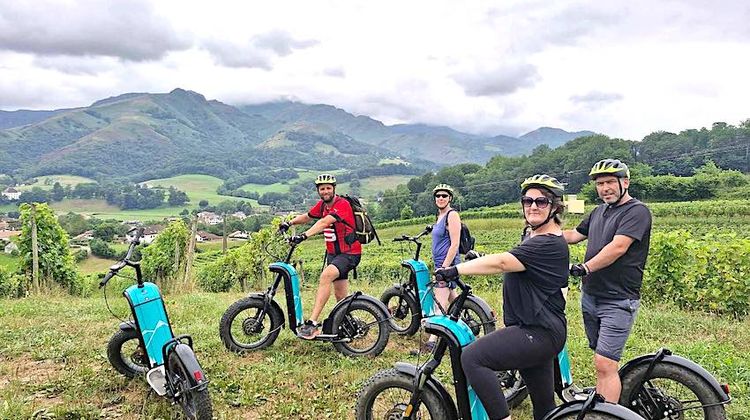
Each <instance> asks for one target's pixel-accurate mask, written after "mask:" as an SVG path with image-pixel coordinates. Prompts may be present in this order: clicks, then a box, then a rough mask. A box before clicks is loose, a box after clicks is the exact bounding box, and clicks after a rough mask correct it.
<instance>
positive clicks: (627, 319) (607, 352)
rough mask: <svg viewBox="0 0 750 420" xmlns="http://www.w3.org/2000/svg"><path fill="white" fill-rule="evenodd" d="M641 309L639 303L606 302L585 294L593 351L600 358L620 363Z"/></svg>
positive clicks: (586, 325)
mask: <svg viewBox="0 0 750 420" xmlns="http://www.w3.org/2000/svg"><path fill="white" fill-rule="evenodd" d="M640 306H641V301H640V300H637V299H605V298H600V297H597V296H591V295H588V294H586V293H581V312H582V313H583V326H584V328H585V329H586V337H588V339H589V347H590V348H591V349H592V350H594V351H595V352H596V354H599V355H601V356H604V357H606V358H607V359H610V360H614V361H616V362H619V361H620V357H622V351H623V349H624V348H625V342H626V341H628V336H629V335H630V330H631V329H632V328H633V323H634V322H635V317H636V315H637V314H638V308H639V307H640Z"/></svg>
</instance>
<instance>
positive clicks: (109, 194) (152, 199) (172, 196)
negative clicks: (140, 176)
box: [0, 182, 190, 210]
mask: <svg viewBox="0 0 750 420" xmlns="http://www.w3.org/2000/svg"><path fill="white" fill-rule="evenodd" d="M65 198H70V199H76V198H80V199H103V200H106V201H107V203H108V204H112V205H115V206H117V207H119V208H120V209H122V210H131V209H153V208H157V207H160V206H162V205H164V204H166V205H168V206H181V205H184V204H186V203H188V202H189V201H190V199H189V198H188V196H187V193H186V192H184V191H181V190H178V189H177V188H174V187H172V186H170V187H169V188H166V189H165V188H148V187H146V186H142V185H138V184H129V183H107V184H99V183H95V182H87V183H81V184H77V185H75V186H70V185H65V186H63V185H61V184H60V183H59V182H55V183H54V185H53V186H52V189H44V188H42V187H33V188H32V189H31V190H29V191H23V192H22V193H21V196H20V198H19V200H18V201H19V202H20V203H49V202H54V201H62V200H63V199H65ZM12 202H13V201H10V200H9V199H8V198H6V197H1V198H0V204H9V203H12Z"/></svg>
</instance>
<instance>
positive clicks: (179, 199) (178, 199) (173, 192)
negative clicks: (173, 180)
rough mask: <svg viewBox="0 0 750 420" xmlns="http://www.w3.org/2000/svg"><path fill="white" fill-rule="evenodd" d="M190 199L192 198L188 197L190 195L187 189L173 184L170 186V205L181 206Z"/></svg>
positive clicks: (168, 199)
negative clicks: (182, 189) (180, 188)
mask: <svg viewBox="0 0 750 420" xmlns="http://www.w3.org/2000/svg"><path fill="white" fill-rule="evenodd" d="M188 201H190V199H189V198H188V195H187V193H186V192H185V191H180V190H178V189H176V188H175V187H172V186H170V187H169V197H168V198H167V203H168V204H169V205H170V206H181V205H183V204H185V203H187V202H188Z"/></svg>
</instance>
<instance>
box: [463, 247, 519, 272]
mask: <svg viewBox="0 0 750 420" xmlns="http://www.w3.org/2000/svg"><path fill="white" fill-rule="evenodd" d="M456 269H458V274H466V275H475V274H497V273H515V272H519V271H526V267H525V266H524V265H523V264H522V263H521V261H518V258H516V257H514V256H513V254H511V253H509V252H503V253H501V254H490V255H485V256H484V257H481V258H477V259H476V260H471V261H467V262H465V263H461V264H458V265H457V266H456Z"/></svg>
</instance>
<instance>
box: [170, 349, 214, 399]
mask: <svg viewBox="0 0 750 420" xmlns="http://www.w3.org/2000/svg"><path fill="white" fill-rule="evenodd" d="M172 352H174V353H176V355H177V358H178V359H179V360H180V363H182V365H183V366H184V367H185V370H187V372H188V373H189V374H190V384H191V385H192V386H194V387H201V388H200V389H202V388H205V387H206V386H208V378H206V375H205V374H204V373H203V368H201V365H200V363H198V359H197V358H196V357H195V353H194V352H193V349H191V348H190V346H188V345H187V344H184V343H178V344H176V345H175V346H174V348H173V349H172Z"/></svg>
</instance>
